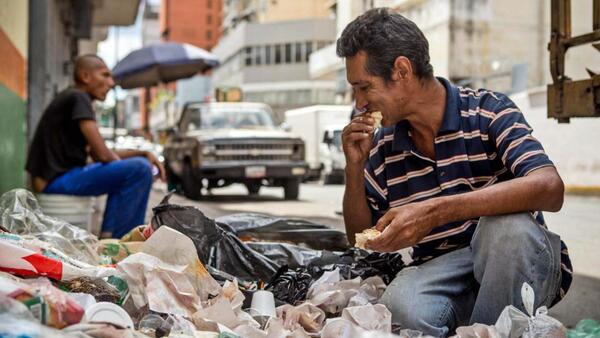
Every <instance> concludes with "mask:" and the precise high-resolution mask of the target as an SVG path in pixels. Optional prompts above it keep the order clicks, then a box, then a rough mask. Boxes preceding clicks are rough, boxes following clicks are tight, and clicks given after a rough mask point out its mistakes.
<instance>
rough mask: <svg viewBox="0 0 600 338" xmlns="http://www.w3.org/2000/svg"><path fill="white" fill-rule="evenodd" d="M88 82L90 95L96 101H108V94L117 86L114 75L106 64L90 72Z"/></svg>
mask: <svg viewBox="0 0 600 338" xmlns="http://www.w3.org/2000/svg"><path fill="white" fill-rule="evenodd" d="M87 80H88V81H87V87H88V88H89V93H90V95H91V96H92V97H93V98H94V99H96V100H100V101H104V99H106V94H107V93H108V91H109V90H111V88H112V87H114V85H115V82H114V80H113V78H112V73H111V72H110V69H108V67H106V65H105V64H104V63H102V65H99V66H98V67H95V68H94V69H92V70H89V71H88V79H87Z"/></svg>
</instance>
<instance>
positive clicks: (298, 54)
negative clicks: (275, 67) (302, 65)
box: [294, 42, 302, 62]
mask: <svg viewBox="0 0 600 338" xmlns="http://www.w3.org/2000/svg"><path fill="white" fill-rule="evenodd" d="M295 47H296V48H295V49H296V50H295V51H294V53H295V54H296V55H295V56H296V57H295V58H294V59H295V61H296V62H302V43H300V42H296V46H295Z"/></svg>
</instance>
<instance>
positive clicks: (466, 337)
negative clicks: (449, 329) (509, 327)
mask: <svg viewBox="0 0 600 338" xmlns="http://www.w3.org/2000/svg"><path fill="white" fill-rule="evenodd" d="M452 338H502V336H500V333H499V332H498V330H496V328H495V327H493V326H489V325H483V324H474V325H471V326H461V327H459V328H457V329H456V335H454V336H452Z"/></svg>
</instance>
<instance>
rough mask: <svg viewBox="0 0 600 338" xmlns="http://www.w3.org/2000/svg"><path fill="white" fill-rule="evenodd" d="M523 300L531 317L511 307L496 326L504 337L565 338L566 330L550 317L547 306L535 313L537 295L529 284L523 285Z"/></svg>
mask: <svg viewBox="0 0 600 338" xmlns="http://www.w3.org/2000/svg"><path fill="white" fill-rule="evenodd" d="M521 299H522V301H523V305H524V307H525V310H526V311H527V312H528V314H529V315H527V314H525V313H523V312H521V310H519V309H517V308H516V307H514V306H512V305H509V306H507V307H505V308H504V311H502V313H501V314H500V317H498V321H497V322H496V324H495V325H494V326H495V328H496V329H497V330H498V332H499V333H500V335H501V336H502V337H509V338H519V337H523V338H538V337H539V338H542V337H545V338H564V337H566V333H567V330H566V328H565V327H564V326H563V325H562V324H561V323H560V322H559V321H558V320H556V319H554V318H552V317H550V316H548V309H547V308H546V307H545V306H542V307H540V308H538V309H537V310H536V311H535V315H534V313H533V304H535V303H534V300H535V294H534V292H533V289H532V288H531V286H529V284H527V283H523V286H522V287H521Z"/></svg>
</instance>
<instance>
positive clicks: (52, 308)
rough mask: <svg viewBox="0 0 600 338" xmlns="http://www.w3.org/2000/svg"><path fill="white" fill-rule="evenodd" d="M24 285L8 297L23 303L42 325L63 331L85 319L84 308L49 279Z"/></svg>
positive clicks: (29, 281)
mask: <svg viewBox="0 0 600 338" xmlns="http://www.w3.org/2000/svg"><path fill="white" fill-rule="evenodd" d="M24 283H25V286H24V287H22V288H19V289H18V290H15V291H13V292H11V293H9V294H7V296H8V297H10V298H13V299H15V300H18V301H20V302H21V303H23V304H24V305H25V306H26V307H27V308H28V309H29V311H31V312H32V313H33V315H34V316H35V317H36V318H37V319H38V320H39V321H40V323H42V324H44V325H48V326H52V327H55V328H58V329H61V328H63V327H65V326H67V325H71V324H77V323H79V322H80V321H81V318H83V314H84V311H83V308H82V307H81V306H79V304H77V302H75V301H74V300H73V299H71V298H70V297H69V296H68V295H67V294H66V293H65V292H63V291H61V290H59V289H57V288H56V287H54V286H53V285H52V284H51V283H50V281H49V280H48V279H46V278H38V279H32V280H25V281H24Z"/></svg>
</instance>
